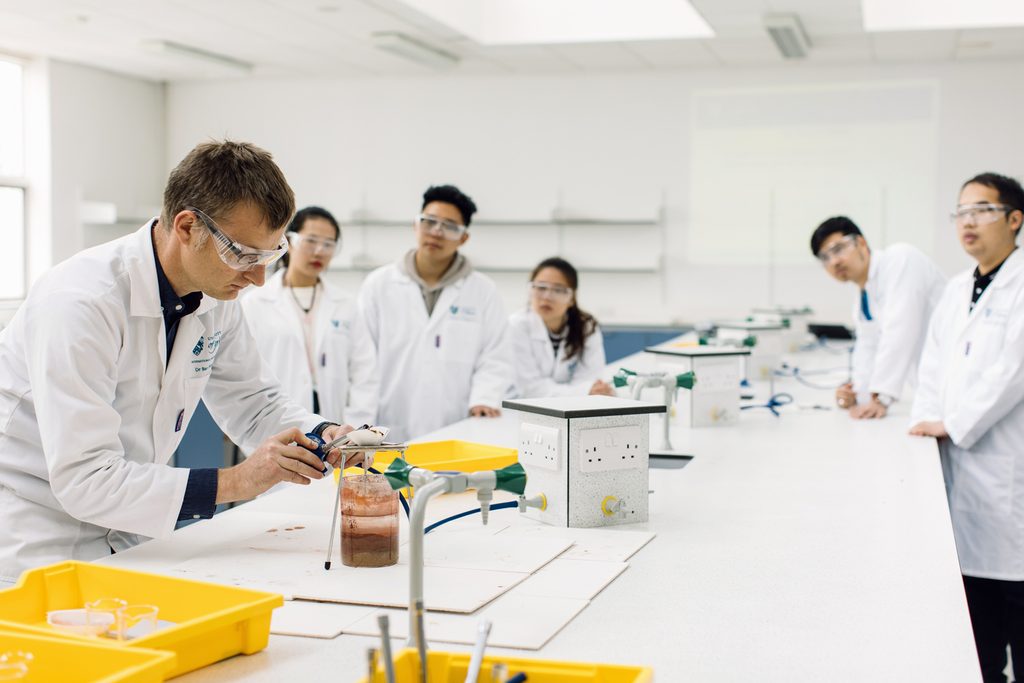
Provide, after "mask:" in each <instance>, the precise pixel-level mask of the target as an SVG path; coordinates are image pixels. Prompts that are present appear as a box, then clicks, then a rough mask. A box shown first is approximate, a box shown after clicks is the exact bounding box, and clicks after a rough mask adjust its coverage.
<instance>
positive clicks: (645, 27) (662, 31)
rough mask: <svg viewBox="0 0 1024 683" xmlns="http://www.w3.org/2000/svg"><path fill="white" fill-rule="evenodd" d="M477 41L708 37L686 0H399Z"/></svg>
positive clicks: (706, 27)
mask: <svg viewBox="0 0 1024 683" xmlns="http://www.w3.org/2000/svg"><path fill="white" fill-rule="evenodd" d="M403 1H404V2H405V3H406V4H407V5H410V6H412V7H414V8H415V9H417V10H418V11H420V12H422V13H424V14H426V15H428V16H430V17H431V18H433V19H434V20H435V21H438V22H440V23H442V24H445V25H446V26H449V27H450V28H452V29H454V30H455V31H458V32H459V33H462V34H463V35H466V36H469V37H470V38H472V39H473V40H474V41H475V42H477V43H479V44H481V45H538V44H560V43H597V42H622V41H631V42H632V41H645V40H673V39H676V40H678V39H684V38H710V37H712V36H714V35H715V32H714V31H713V30H712V29H711V26H709V25H708V23H707V22H706V21H704V18H703V17H702V16H701V15H700V14H699V13H698V12H697V10H696V9H694V7H693V5H691V4H690V3H689V2H687V0H631V1H630V2H628V3H627V2H623V1H622V0H488V1H487V2H483V1H482V0H446V2H438V1H437V0H403Z"/></svg>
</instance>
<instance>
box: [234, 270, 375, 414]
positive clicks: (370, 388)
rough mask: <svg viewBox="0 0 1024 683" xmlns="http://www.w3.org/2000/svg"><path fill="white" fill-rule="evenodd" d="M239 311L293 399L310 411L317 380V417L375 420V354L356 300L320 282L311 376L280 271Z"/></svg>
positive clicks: (253, 292)
mask: <svg viewBox="0 0 1024 683" xmlns="http://www.w3.org/2000/svg"><path fill="white" fill-rule="evenodd" d="M241 303H242V310H243V311H244V312H245V320H246V322H247V323H248V324H249V329H250V330H251V331H252V334H253V337H255V338H256V346H257V347H259V350H260V355H261V356H263V360H264V361H266V362H267V365H268V366H270V369H271V370H272V371H273V373H274V375H275V376H276V377H277V379H278V381H279V382H280V383H281V386H282V388H284V391H285V394H287V395H288V396H289V397H290V398H291V399H292V400H294V401H295V402H296V403H298V404H299V405H301V406H303V407H304V408H305V409H306V410H309V411H312V410H313V374H314V373H315V375H316V387H317V397H318V398H319V399H320V414H321V415H323V416H324V417H326V418H327V419H328V420H331V421H333V422H338V423H345V422H348V423H350V424H353V425H355V426H357V427H358V426H359V425H361V424H374V422H375V421H376V419H377V392H378V391H379V389H380V382H379V380H378V378H377V354H376V352H375V351H374V348H373V344H372V343H371V342H370V338H369V336H368V335H367V334H366V328H365V326H364V325H363V320H362V318H361V317H360V316H359V315H358V312H357V310H356V301H355V298H354V297H350V296H346V295H345V294H344V293H343V292H342V291H340V290H339V289H337V288H336V287H333V286H332V285H330V284H329V283H327V282H324V281H321V283H320V290H319V291H318V292H317V302H316V307H315V308H314V312H315V316H314V320H313V336H314V338H315V340H314V346H313V350H314V359H315V369H314V373H310V371H309V361H308V354H307V352H306V340H305V338H304V335H303V332H302V324H301V321H300V320H299V318H298V313H297V310H296V306H295V302H294V301H293V300H292V296H291V293H290V292H289V291H288V288H287V287H286V286H285V285H284V270H279V271H278V272H276V273H274V275H273V276H271V278H270V279H269V280H267V282H266V284H265V285H263V286H262V287H260V288H258V289H255V288H254V289H252V290H251V291H249V292H246V294H245V296H244V297H242V300H241Z"/></svg>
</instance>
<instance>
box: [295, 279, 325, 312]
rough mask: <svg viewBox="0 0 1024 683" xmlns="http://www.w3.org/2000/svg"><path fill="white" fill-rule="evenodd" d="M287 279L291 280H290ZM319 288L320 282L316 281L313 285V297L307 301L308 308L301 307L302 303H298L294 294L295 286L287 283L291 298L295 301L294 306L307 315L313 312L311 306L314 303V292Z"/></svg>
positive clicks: (297, 298)
mask: <svg viewBox="0 0 1024 683" xmlns="http://www.w3.org/2000/svg"><path fill="white" fill-rule="evenodd" d="M288 279H289V280H291V278H288ZM319 286H320V280H319V279H318V280H317V281H316V282H314V283H313V296H312V297H310V299H309V306H303V305H302V302H300V301H299V297H298V295H297V294H296V293H295V286H294V285H292V284H291V283H290V282H289V284H288V289H290V290H291V292H292V298H293V299H295V305H296V306H298V307H299V308H301V309H302V312H303V313H306V314H308V313H309V312H310V311H312V310H313V304H315V303H316V290H317V288H318V287H319Z"/></svg>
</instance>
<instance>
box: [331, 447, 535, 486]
mask: <svg viewBox="0 0 1024 683" xmlns="http://www.w3.org/2000/svg"><path fill="white" fill-rule="evenodd" d="M397 457H398V452H397V451H380V452H379V453H377V454H376V455H375V456H374V457H373V468H374V469H376V470H378V471H380V472H383V471H384V469H385V468H386V467H387V466H388V465H390V464H391V461H392V460H394V459H395V458H397ZM405 460H406V462H408V463H409V464H411V465H416V466H417V467H423V468H426V469H428V470H434V471H435V472H437V471H442V470H455V471H458V472H479V471H481V470H497V469H501V468H502V467H506V466H508V465H511V464H513V463H515V462H516V461H518V460H519V452H518V451H516V449H514V448H502V447H501V446H488V445H486V444H482V443H472V442H470V441H458V440H451V441H429V442H427V443H414V444H410V445H409V448H408V450H406V451H405ZM350 469H352V470H353V471H355V470H356V469H358V468H350ZM346 471H347V470H346ZM334 476H335V481H337V476H338V474H337V470H335V475H334Z"/></svg>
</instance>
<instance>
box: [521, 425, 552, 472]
mask: <svg viewBox="0 0 1024 683" xmlns="http://www.w3.org/2000/svg"><path fill="white" fill-rule="evenodd" d="M561 453H562V448H561V443H560V439H559V429H558V428H557V427H544V426H542V425H535V424H530V423H528V422H527V423H523V424H522V425H520V427H519V462H521V463H523V465H529V466H533V467H539V468H541V469H546V470H553V471H555V472H557V471H558V469H559V467H560V466H561V461H562V458H561Z"/></svg>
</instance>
